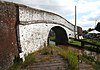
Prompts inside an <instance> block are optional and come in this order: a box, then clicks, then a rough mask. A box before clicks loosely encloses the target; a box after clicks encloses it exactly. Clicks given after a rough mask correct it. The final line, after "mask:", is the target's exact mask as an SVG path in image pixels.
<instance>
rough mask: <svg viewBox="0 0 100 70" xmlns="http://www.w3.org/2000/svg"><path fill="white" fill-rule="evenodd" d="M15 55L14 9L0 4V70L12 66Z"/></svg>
mask: <svg viewBox="0 0 100 70" xmlns="http://www.w3.org/2000/svg"><path fill="white" fill-rule="evenodd" d="M16 55H17V43H16V7H15V5H14V4H10V3H6V2H0V70H4V69H6V68H8V67H9V65H12V63H13V60H14V58H15V56H16Z"/></svg>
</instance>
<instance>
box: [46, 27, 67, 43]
mask: <svg viewBox="0 0 100 70" xmlns="http://www.w3.org/2000/svg"><path fill="white" fill-rule="evenodd" d="M67 42H68V37H67V33H66V31H65V29H63V28H62V27H60V26H55V27H53V28H51V30H50V32H49V35H48V45H50V44H53V45H66V44H67Z"/></svg>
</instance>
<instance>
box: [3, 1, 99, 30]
mask: <svg viewBox="0 0 100 70" xmlns="http://www.w3.org/2000/svg"><path fill="white" fill-rule="evenodd" d="M2 1H4V0H2ZM5 1H10V2H14V3H20V4H24V5H27V6H30V7H32V8H38V9H42V10H46V11H50V12H54V13H57V14H59V15H61V16H62V17H64V18H65V19H66V20H68V21H69V22H71V23H72V24H75V6H76V7H77V8H76V10H77V26H80V27H82V29H83V30H88V29H89V28H95V25H96V24H97V23H98V22H99V21H100V0H5Z"/></svg>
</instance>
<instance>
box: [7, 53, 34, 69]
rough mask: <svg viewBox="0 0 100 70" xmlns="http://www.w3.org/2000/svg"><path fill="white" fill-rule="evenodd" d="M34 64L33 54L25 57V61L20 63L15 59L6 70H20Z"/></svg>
mask: <svg viewBox="0 0 100 70" xmlns="http://www.w3.org/2000/svg"><path fill="white" fill-rule="evenodd" d="M32 62H35V58H34V54H33V53H32V54H29V55H28V56H27V57H25V61H24V62H22V60H20V59H19V58H18V59H16V61H15V63H14V65H13V66H11V67H10V68H9V69H8V70H21V68H23V67H26V66H27V65H29V64H30V63H32Z"/></svg>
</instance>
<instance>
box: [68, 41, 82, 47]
mask: <svg viewBox="0 0 100 70" xmlns="http://www.w3.org/2000/svg"><path fill="white" fill-rule="evenodd" d="M69 43H71V44H74V45H78V46H81V42H78V41H74V40H71V41H69Z"/></svg>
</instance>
